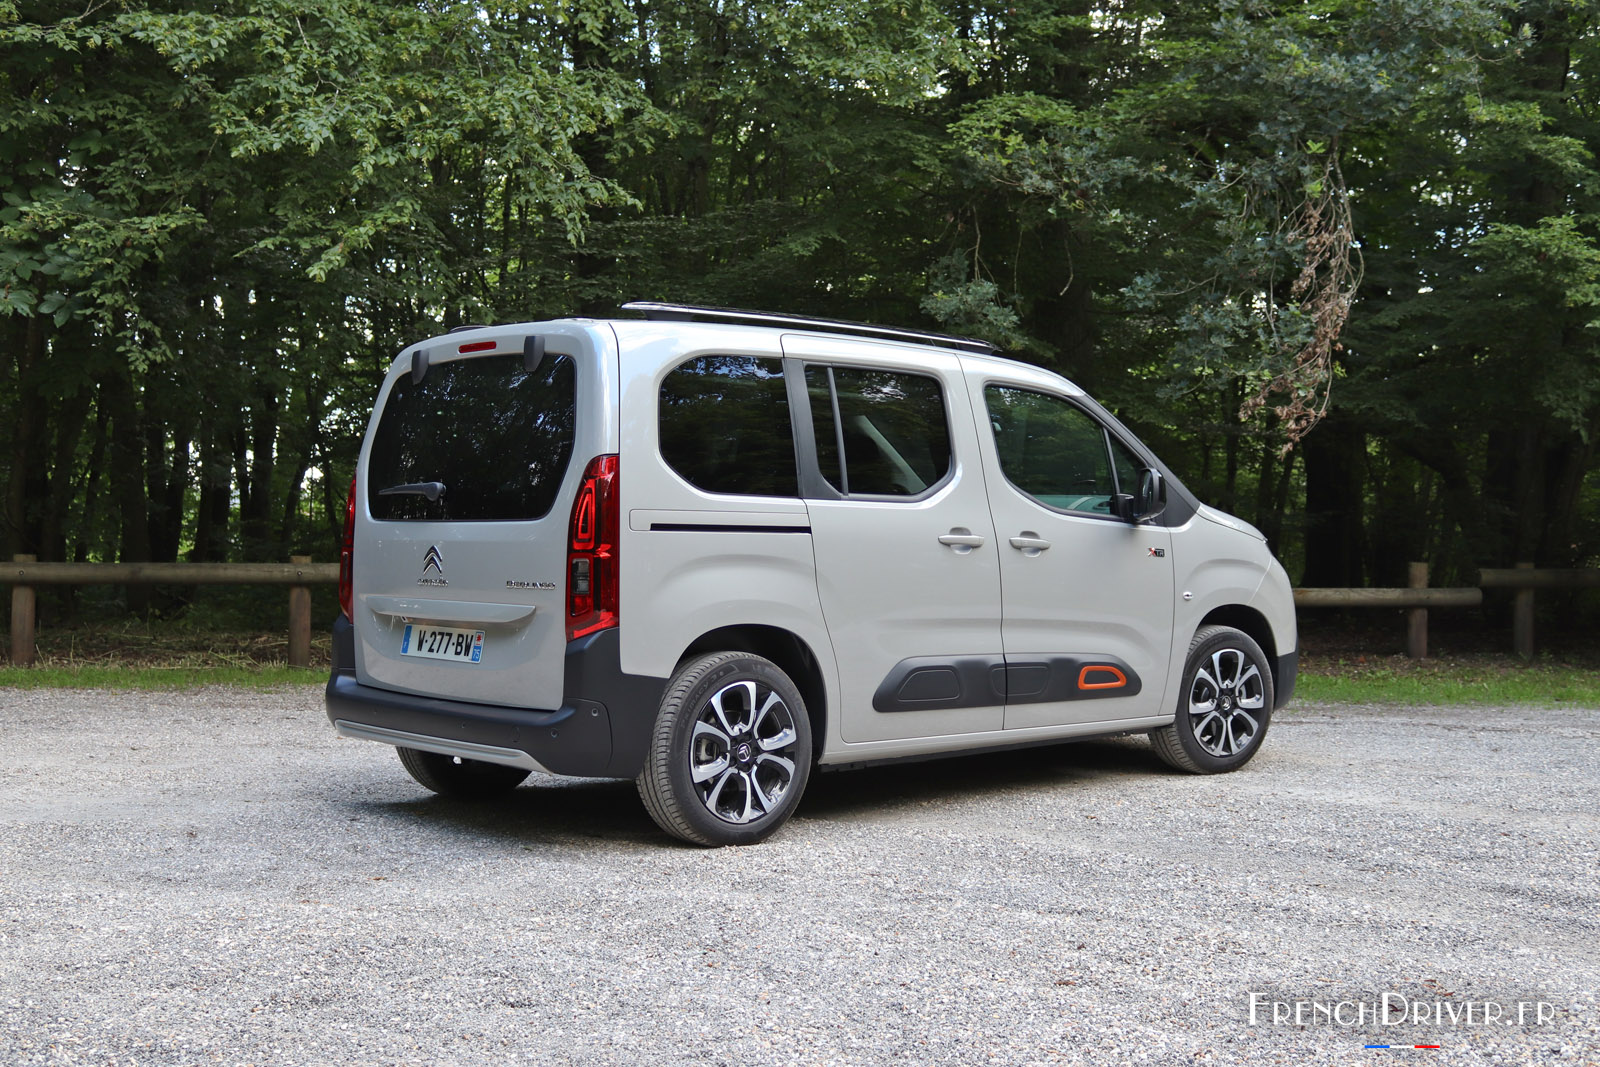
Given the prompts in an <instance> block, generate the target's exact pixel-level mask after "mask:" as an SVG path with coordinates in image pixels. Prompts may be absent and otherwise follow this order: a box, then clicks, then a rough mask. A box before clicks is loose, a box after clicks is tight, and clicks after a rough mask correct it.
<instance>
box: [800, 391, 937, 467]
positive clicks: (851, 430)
mask: <svg viewBox="0 0 1600 1067" xmlns="http://www.w3.org/2000/svg"><path fill="white" fill-rule="evenodd" d="M806 392H807V394H808V395H809V396H810V398H811V422H812V426H813V427H814V430H815V434H816V443H817V461H818V466H819V467H820V468H821V470H822V476H823V477H824V478H826V479H827V480H828V483H829V484H830V485H832V486H833V487H834V488H835V489H837V490H839V491H840V492H841V493H844V494H845V495H846V496H917V495H919V494H921V493H923V492H925V491H927V490H928V489H929V488H931V487H932V486H934V485H936V484H938V483H939V482H940V481H941V480H942V479H943V478H944V477H945V475H946V474H948V473H950V465H951V450H950V423H949V421H948V420H947V418H946V417H945V408H944V392H943V390H942V389H940V387H939V382H938V380H937V379H936V378H931V377H929V376H927V375H925V374H908V373H904V372H901V371H882V370H866V369H864V368H860V367H825V366H808V367H807V368H806Z"/></svg>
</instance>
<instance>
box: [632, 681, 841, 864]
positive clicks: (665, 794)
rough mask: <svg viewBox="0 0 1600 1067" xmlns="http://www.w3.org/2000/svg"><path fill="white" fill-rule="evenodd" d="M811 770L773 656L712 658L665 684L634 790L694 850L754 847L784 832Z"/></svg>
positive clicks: (796, 705)
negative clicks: (699, 847)
mask: <svg viewBox="0 0 1600 1067" xmlns="http://www.w3.org/2000/svg"><path fill="white" fill-rule="evenodd" d="M810 773H811V724H810V720H809V719H808V717H807V715H806V707H805V701H804V700H802V699H801V696H800V691H799V690H798V689H797V688H795V685H794V683H793V682H792V681H790V680H789V676H788V675H786V674H784V673H783V671H782V670H781V669H780V668H779V667H778V666H777V664H775V663H773V662H772V661H771V660H767V659H763V658H762V657H760V656H756V655H751V654H749V653H746V652H718V653H716V654H714V655H709V656H702V657H700V658H699V659H696V660H692V661H690V662H688V663H686V664H684V665H683V667H682V668H680V669H679V671H678V673H677V674H676V675H674V676H673V678H672V681H671V682H669V683H668V684H667V690H666V693H665V695H664V696H663V697H662V699H661V710H660V712H659V714H658V716H657V718H656V726H655V733H654V734H653V735H652V737H651V741H650V751H649V754H648V756H647V757H646V759H645V766H644V770H643V771H641V772H640V774H639V777H638V780H637V784H638V787H639V796H640V797H641V798H642V799H643V800H644V806H645V808H646V810H648V811H649V812H650V817H651V818H653V819H654V820H655V821H656V824H657V825H658V826H660V827H661V828H662V829H663V830H665V831H667V833H669V834H672V835H673V836H675V837H680V838H682V839H683V840H685V841H691V842H693V843H694V844H697V845H713V846H717V845H753V844H755V843H756V842H758V841H761V840H764V839H765V838H767V837H769V836H771V835H772V834H773V833H774V832H775V831H776V830H777V829H778V828H779V827H780V826H782V825H783V824H784V823H785V822H786V821H788V818H789V816H790V815H791V814H793V813H794V809H795V807H796V805H798V804H799V803H800V795H801V793H802V792H804V791H805V787H806V781H807V779H808V778H809V777H810Z"/></svg>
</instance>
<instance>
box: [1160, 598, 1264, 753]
mask: <svg viewBox="0 0 1600 1067" xmlns="http://www.w3.org/2000/svg"><path fill="white" fill-rule="evenodd" d="M1272 704H1273V688H1272V670H1271V668H1270V666H1269V665H1268V663H1267V657H1266V654H1265V653H1263V652H1262V651H1261V646H1260V645H1258V644H1256V642H1255V641H1254V640H1252V639H1251V637H1250V635H1249V634H1246V633H1244V632H1242V631H1240V630H1235V629H1233V628H1232V627H1230V626H1203V627H1201V628H1200V631H1199V632H1198V633H1196V634H1195V635H1194V640H1193V641H1192V642H1191V643H1190V645H1189V658H1188V660H1187V661H1186V662H1185V664H1184V668H1183V680H1182V684H1181V688H1180V689H1179V691H1178V708H1177V717H1176V718H1175V719H1174V720H1173V722H1172V725H1170V726H1164V727H1162V728H1161V729H1159V730H1153V731H1151V733H1150V740H1151V742H1152V743H1153V744H1154V745H1155V749H1156V753H1157V754H1158V755H1159V756H1160V757H1161V758H1162V759H1163V760H1165V761H1166V762H1167V763H1169V764H1171V765H1172V766H1173V767H1176V768H1178V769H1179V770H1184V771H1190V772H1192V773H1194V774H1220V773H1223V772H1224V771H1233V770H1238V769H1239V768H1240V767H1243V766H1244V765H1245V764H1246V763H1248V762H1250V758H1251V757H1252V756H1254V755H1255V754H1256V753H1257V752H1258V751H1260V749H1261V742H1262V740H1263V739H1265V738H1266V736H1267V723H1268V721H1269V719H1270V718H1271V716H1272Z"/></svg>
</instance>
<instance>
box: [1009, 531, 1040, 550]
mask: <svg viewBox="0 0 1600 1067" xmlns="http://www.w3.org/2000/svg"><path fill="white" fill-rule="evenodd" d="M1011 547H1012V548H1016V549H1021V550H1022V551H1023V552H1024V553H1026V554H1027V555H1030V556H1037V555H1038V554H1039V553H1041V552H1043V551H1044V550H1045V549H1047V548H1049V547H1050V542H1049V541H1046V540H1045V539H1044V538H1042V537H1040V536H1039V535H1038V534H1036V533H1034V532H1033V531H1032V530H1023V531H1022V533H1020V534H1018V535H1017V536H1016V537H1013V538H1012V539H1011Z"/></svg>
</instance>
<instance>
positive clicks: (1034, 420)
mask: <svg viewBox="0 0 1600 1067" xmlns="http://www.w3.org/2000/svg"><path fill="white" fill-rule="evenodd" d="M984 399H985V401H986V403H987V406H988V409H989V421H990V422H991V423H992V424H993V426H994V441H995V449H996V451H997V452H998V454H999V457H1000V470H1001V471H1002V472H1003V473H1004V474H1005V476H1006V479H1007V480H1008V481H1009V482H1011V484H1012V485H1014V486H1016V487H1017V488H1018V489H1020V490H1022V491H1023V492H1024V493H1026V494H1028V495H1029V496H1031V497H1033V498H1034V499H1035V500H1037V501H1039V503H1041V504H1044V505H1045V506H1047V507H1052V508H1056V509H1058V510H1061V511H1081V512H1086V513H1088V514H1091V515H1109V514H1111V495H1112V494H1113V493H1115V492H1116V483H1115V482H1114V481H1113V480H1112V474H1111V455H1110V453H1109V452H1108V451H1107V448H1106V432H1105V430H1104V429H1103V428H1102V427H1101V425H1100V424H1099V423H1098V422H1096V421H1095V420H1094V419H1093V418H1092V417H1091V416H1090V415H1089V414H1088V413H1086V412H1085V411H1083V410H1082V409H1081V408H1079V407H1077V406H1075V405H1073V404H1070V403H1068V402H1067V401H1065V400H1062V399H1061V398H1059V397H1054V396H1049V395H1047V394H1045V393H1035V392H1033V391H1031V390H1028V389H1014V388H1010V387H1007V386H1000V385H991V386H989V387H988V388H987V389H986V390H984ZM1122 466H1123V464H1122V463H1121V462H1119V463H1118V470H1119V473H1121V468H1122ZM1131 477H1133V478H1134V479H1135V484H1136V477H1137V476H1136V475H1134V476H1131Z"/></svg>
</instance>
